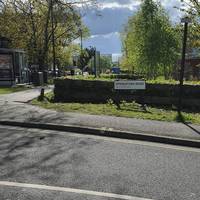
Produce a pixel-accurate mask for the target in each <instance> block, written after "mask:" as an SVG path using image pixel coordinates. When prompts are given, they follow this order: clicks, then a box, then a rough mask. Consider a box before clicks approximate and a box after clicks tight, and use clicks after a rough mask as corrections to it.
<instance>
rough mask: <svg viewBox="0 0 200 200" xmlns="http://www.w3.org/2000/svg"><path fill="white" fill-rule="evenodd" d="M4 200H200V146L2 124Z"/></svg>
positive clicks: (0, 163) (0, 188) (0, 181)
mask: <svg viewBox="0 0 200 200" xmlns="http://www.w3.org/2000/svg"><path fill="white" fill-rule="evenodd" d="M0 152H1V153H0V197H1V198H0V199H1V200H36V199H37V200H44V199H45V200H49V199H52V200H72V199H73V200H82V199H87V200H116V199H132V200H145V199H153V200H160V199H161V200H165V199H166V200H180V199H181V200H199V199H200V190H199V186H200V149H194V148H186V147H176V146H170V145H162V144H154V143H147V142H140V141H130V140H120V139H112V138H104V137H97V136H87V135H78V134H74V133H65V132H57V131H47V130H37V129H24V128H15V127H6V126H0Z"/></svg>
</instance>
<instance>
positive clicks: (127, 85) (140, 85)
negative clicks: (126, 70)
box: [114, 80, 146, 90]
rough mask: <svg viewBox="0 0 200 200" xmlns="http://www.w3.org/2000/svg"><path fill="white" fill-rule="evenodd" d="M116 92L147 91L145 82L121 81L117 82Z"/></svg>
mask: <svg viewBox="0 0 200 200" xmlns="http://www.w3.org/2000/svg"><path fill="white" fill-rule="evenodd" d="M114 88H115V90H145V89H146V83H145V81H140V80H137V81H133V80H119V81H115V85H114Z"/></svg>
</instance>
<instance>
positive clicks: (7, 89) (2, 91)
mask: <svg viewBox="0 0 200 200" xmlns="http://www.w3.org/2000/svg"><path fill="white" fill-rule="evenodd" d="M24 90H28V88H27V87H0V95H1V94H10V93H13V92H20V91H24Z"/></svg>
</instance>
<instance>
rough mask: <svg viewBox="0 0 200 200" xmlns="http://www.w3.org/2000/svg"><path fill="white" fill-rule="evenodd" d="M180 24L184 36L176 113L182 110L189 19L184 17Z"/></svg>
mask: <svg viewBox="0 0 200 200" xmlns="http://www.w3.org/2000/svg"><path fill="white" fill-rule="evenodd" d="M181 22H182V23H184V35H183V49H182V60H181V70H180V80H179V81H180V83H179V99H178V112H179V113H180V112H181V110H182V96H183V89H184V88H183V79H184V72H185V53H186V47H187V33H188V24H189V23H190V22H191V19H190V18H188V17H184V18H182V19H181Z"/></svg>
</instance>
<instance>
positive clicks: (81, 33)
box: [79, 27, 84, 75]
mask: <svg viewBox="0 0 200 200" xmlns="http://www.w3.org/2000/svg"><path fill="white" fill-rule="evenodd" d="M79 31H80V37H81V56H80V61H81V71H82V75H83V68H84V66H83V58H82V56H83V30H82V27H81V28H80V30H79Z"/></svg>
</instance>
